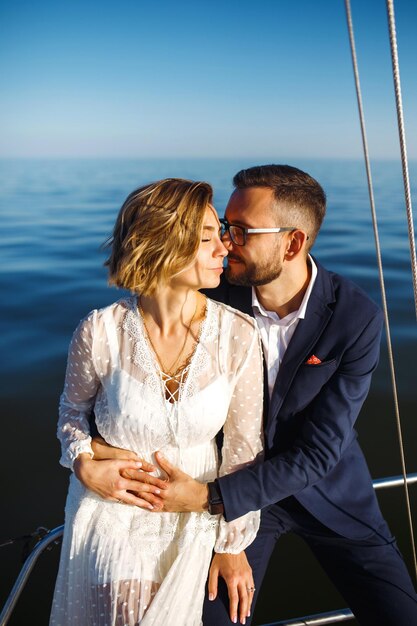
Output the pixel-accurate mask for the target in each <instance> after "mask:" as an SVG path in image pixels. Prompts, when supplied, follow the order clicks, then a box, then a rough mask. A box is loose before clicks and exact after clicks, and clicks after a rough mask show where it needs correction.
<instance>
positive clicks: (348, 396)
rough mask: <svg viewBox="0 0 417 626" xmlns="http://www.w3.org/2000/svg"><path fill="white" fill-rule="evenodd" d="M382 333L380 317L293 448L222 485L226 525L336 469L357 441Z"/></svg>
mask: <svg viewBox="0 0 417 626" xmlns="http://www.w3.org/2000/svg"><path fill="white" fill-rule="evenodd" d="M381 329H382V314H381V313H380V311H378V312H377V314H376V315H374V317H373V318H372V319H371V320H370V321H369V322H368V324H367V326H366V327H365V328H364V329H363V331H362V332H361V334H360V335H359V337H358V339H357V340H356V341H355V342H354V343H353V345H352V346H351V347H350V348H349V349H348V350H346V352H345V353H344V355H343V357H342V359H341V362H340V364H339V367H338V368H337V370H336V371H335V373H334V374H333V375H332V377H331V378H330V380H329V381H328V382H327V383H326V384H325V385H324V386H323V387H322V389H321V390H320V391H319V393H318V394H317V396H316V397H315V398H314V400H313V401H312V402H311V405H310V406H309V407H308V408H307V409H306V411H305V416H304V417H303V421H302V425H301V426H300V430H299V434H298V437H297V438H296V439H295V441H294V443H293V445H292V446H291V447H290V448H288V449H287V450H285V451H283V452H280V453H278V454H276V455H274V456H272V457H271V458H269V459H268V460H267V461H265V462H264V463H260V464H257V465H254V466H252V467H248V468H245V469H243V470H241V471H239V472H236V473H235V474H229V475H227V476H223V477H221V478H219V479H218V480H217V484H218V487H219V489H220V491H221V494H222V499H223V502H224V509H225V513H224V516H225V519H226V520H233V519H235V518H237V517H240V516H241V515H243V514H244V513H246V512H247V511H248V510H256V509H258V508H263V507H265V506H268V505H270V504H273V503H274V502H278V501H279V500H281V499H284V498H286V497H288V496H290V495H293V494H296V493H298V492H299V491H301V490H302V489H304V488H306V487H308V486H310V485H314V484H315V483H317V482H318V481H320V480H321V479H322V478H323V477H324V476H326V475H327V474H328V473H329V472H330V471H331V470H333V469H334V468H335V466H336V465H337V463H338V462H339V460H340V458H341V456H342V454H343V453H344V451H345V449H346V448H347V447H348V446H349V445H350V443H351V442H352V439H353V437H354V434H353V428H354V424H355V421H356V419H357V417H358V414H359V412H360V409H361V408H362V405H363V402H364V401H365V398H366V396H367V394H368V391H369V387H370V383H371V377H372V372H373V370H374V369H375V367H376V365H377V363H378V358H379V345H380V336H381ZM296 417H297V415H295V416H294V419H296Z"/></svg>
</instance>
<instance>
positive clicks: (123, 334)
mask: <svg viewBox="0 0 417 626" xmlns="http://www.w3.org/2000/svg"><path fill="white" fill-rule="evenodd" d="M262 380H263V377H262V357H261V349H260V342H259V337H258V332H257V330H256V327H255V323H254V320H252V319H251V318H250V317H248V316H247V315H244V314H243V313H240V312H238V311H236V310H235V309H232V308H230V307H227V306H226V305H223V304H219V303H216V302H214V301H211V300H208V301H207V310H206V316H205V319H204V320H203V322H202V324H201V330H200V337H199V342H198V344H197V347H196V350H195V352H194V355H193V357H192V359H191V362H190V365H189V370H188V374H187V378H186V380H185V382H184V383H183V384H182V385H181V387H180V390H179V396H178V401H177V402H174V403H170V402H168V401H167V400H166V398H165V390H164V385H163V382H162V379H161V373H160V369H159V367H158V364H157V362H156V360H155V357H154V354H153V352H152V350H151V348H150V345H149V343H148V340H147V337H146V333H145V330H144V327H143V322H142V320H141V317H140V315H139V313H138V310H137V300H136V298H135V297H132V298H127V299H123V300H120V301H118V302H116V303H115V304H113V305H111V306H109V307H106V308H104V309H101V310H95V311H93V312H92V313H90V315H89V316H88V317H87V318H85V319H84V320H83V321H82V322H81V323H80V325H79V326H78V328H77V329H76V331H75V333H74V336H73V339H72V342H71V345H70V349H69V356H68V365H67V373H66V379H65V388H64V392H63V394H62V396H61V402H60V418H59V424H58V436H59V438H60V440H61V443H62V458H61V463H62V464H63V465H65V466H67V467H69V468H71V467H72V464H73V461H74V459H75V458H76V457H77V455H78V454H80V453H81V452H89V453H91V454H92V450H91V445H90V443H91V438H90V436H89V421H88V420H89V416H90V415H91V413H92V412H93V411H94V414H95V420H96V424H97V428H98V430H99V432H100V434H101V435H102V436H103V437H104V439H105V440H106V441H107V442H108V443H110V444H112V445H114V446H117V447H120V448H126V449H130V450H133V451H135V452H136V453H137V454H138V455H139V456H140V457H141V458H144V459H146V460H148V461H151V462H153V461H154V458H153V454H154V452H155V451H156V450H161V452H162V453H163V454H164V455H165V456H166V458H167V459H169V460H170V461H171V462H173V463H174V464H175V465H177V466H179V467H181V468H182V469H183V470H184V471H185V472H187V473H188V474H191V475H192V476H193V477H195V478H196V479H198V480H200V481H203V482H207V481H210V480H213V479H214V478H215V477H216V476H218V475H222V474H226V473H229V472H232V471H234V470H236V469H239V468H240V467H243V466H244V465H246V464H248V463H251V462H252V461H253V460H254V459H255V457H257V456H258V455H259V454H260V453H261V450H262V441H261V428H262V405H263V402H262V388H263V382H262ZM222 427H223V428H224V443H223V448H222V462H221V465H220V468H219V461H218V454H217V447H216V442H215V436H216V434H217V433H218V431H219V430H221V428H222ZM258 526H259V512H258V511H256V512H250V513H248V514H247V515H245V516H243V517H241V518H239V519H237V520H235V521H234V522H230V523H226V522H225V520H224V518H221V519H220V516H211V515H210V514H209V513H155V512H151V511H149V512H148V511H145V510H142V509H140V508H138V507H135V506H129V505H125V504H120V503H117V502H112V501H109V500H104V499H102V498H100V497H99V496H98V495H96V494H95V493H93V492H91V491H89V490H87V489H86V488H85V487H83V486H82V485H81V483H80V482H79V481H78V480H77V479H76V477H75V475H74V474H72V475H71V478H70V487H69V493H68V498H67V503H66V509H65V533H64V540H63V546H62V552H61V562H60V567H59V573H58V578H57V582H56V588H55V594H54V599H53V606H52V613H51V621H50V624H51V625H54V626H58V625H59V626H116V625H117V626H134V625H136V624H141V625H142V626H162V625H163V626H166V625H167V624H169V625H170V626H197V625H200V624H201V623H202V622H201V614H202V605H203V599H204V586H205V581H206V579H207V574H208V568H209V564H210V560H211V554H212V550H213V547H214V549H215V550H216V551H217V552H231V553H237V552H240V551H241V550H244V549H245V547H247V546H248V545H249V544H250V543H251V542H252V541H253V539H254V538H255V535H256V532H257V530H258Z"/></svg>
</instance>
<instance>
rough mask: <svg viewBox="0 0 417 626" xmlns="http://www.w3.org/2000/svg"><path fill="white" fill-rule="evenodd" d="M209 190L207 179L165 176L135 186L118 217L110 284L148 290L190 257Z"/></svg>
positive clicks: (111, 243) (112, 240)
mask: <svg viewBox="0 0 417 626" xmlns="http://www.w3.org/2000/svg"><path fill="white" fill-rule="evenodd" d="M212 198H213V190H212V188H211V186H210V185H209V184H208V183H205V182H195V181H191V180H185V179H182V178H165V179H164V180H159V181H157V182H154V183H150V184H149V185H145V186H144V187H139V189H136V190H135V191H133V192H132V193H131V194H130V195H129V196H128V197H127V198H126V200H125V202H124V203H123V206H122V208H121V209H120V211H119V215H118V216H117V220H116V224H115V226H114V230H113V235H112V236H111V237H110V239H109V240H108V241H107V242H106V243H105V247H106V248H110V249H111V253H110V256H109V258H108V259H107V261H106V262H105V263H104V264H105V265H106V266H107V267H108V268H109V283H110V284H111V285H116V286H117V287H122V288H123V289H129V290H130V291H132V292H135V293H138V292H139V293H142V294H144V295H151V294H152V293H154V292H155V290H156V289H157V287H158V285H163V284H166V283H167V282H168V281H169V279H170V278H172V277H173V276H174V275H175V274H177V273H179V272H180V271H181V270H183V269H184V268H185V267H187V266H188V265H190V264H191V263H192V261H193V260H194V258H195V256H196V254H197V250H198V247H199V245H200V241H201V233H202V228H203V220H204V213H205V210H206V208H207V206H208V205H210V204H211V202H212Z"/></svg>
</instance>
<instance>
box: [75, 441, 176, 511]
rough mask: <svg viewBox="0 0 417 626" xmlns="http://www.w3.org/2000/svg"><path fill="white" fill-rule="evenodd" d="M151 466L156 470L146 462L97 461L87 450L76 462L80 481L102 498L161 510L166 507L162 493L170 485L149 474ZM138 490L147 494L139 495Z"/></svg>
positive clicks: (76, 470)
mask: <svg viewBox="0 0 417 626" xmlns="http://www.w3.org/2000/svg"><path fill="white" fill-rule="evenodd" d="M143 465H145V468H144V467H143ZM147 467H151V468H152V469H154V468H153V466H151V465H150V464H149V463H145V462H143V461H134V460H118V459H103V460H99V461H97V460H96V459H92V458H91V456H90V455H89V454H87V453H83V454H80V455H79V456H78V457H77V458H76V459H75V461H74V473H75V475H76V477H77V478H78V480H79V481H80V482H81V483H82V484H83V485H84V486H85V487H87V489H90V490H91V491H94V492H95V493H97V494H98V495H99V496H101V497H102V498H105V499H106V500H113V501H116V502H121V503H123V504H131V505H133V506H138V507H140V508H142V509H148V510H149V509H150V510H158V509H161V508H162V505H161V500H160V498H158V494H160V493H161V490H163V489H165V488H166V483H165V482H164V481H163V480H160V479H159V478H156V477H155V476H149V475H148V474H147V472H148V471H151V470H149V469H146V468H147ZM144 469H145V471H144ZM138 493H140V494H141V495H142V496H143V497H138V495H137V494H138ZM145 498H146V499H145Z"/></svg>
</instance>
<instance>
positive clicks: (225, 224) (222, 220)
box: [219, 217, 308, 246]
mask: <svg viewBox="0 0 417 626" xmlns="http://www.w3.org/2000/svg"><path fill="white" fill-rule="evenodd" d="M219 222H220V224H221V225H222V226H223V227H224V229H225V232H224V234H223V235H222V237H223V236H224V235H225V234H226V233H229V237H230V240H231V241H232V243H234V244H235V246H244V245H246V240H247V236H248V235H252V234H259V235H263V234H264V233H284V232H290V231H292V230H297V228H295V226H282V227H280V228H278V227H277V228H247V227H246V226H240V224H230V223H229V222H228V221H227V219H226V218H225V217H221V218H220V219H219ZM231 226H232V227H234V228H240V230H241V231H242V232H243V243H237V242H236V241H235V240H234V239H233V235H232V233H231V232H230V227H231ZM307 239H308V237H307Z"/></svg>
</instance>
